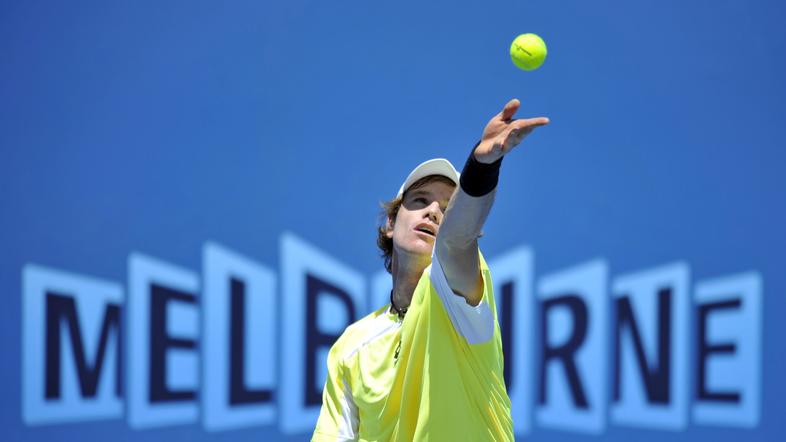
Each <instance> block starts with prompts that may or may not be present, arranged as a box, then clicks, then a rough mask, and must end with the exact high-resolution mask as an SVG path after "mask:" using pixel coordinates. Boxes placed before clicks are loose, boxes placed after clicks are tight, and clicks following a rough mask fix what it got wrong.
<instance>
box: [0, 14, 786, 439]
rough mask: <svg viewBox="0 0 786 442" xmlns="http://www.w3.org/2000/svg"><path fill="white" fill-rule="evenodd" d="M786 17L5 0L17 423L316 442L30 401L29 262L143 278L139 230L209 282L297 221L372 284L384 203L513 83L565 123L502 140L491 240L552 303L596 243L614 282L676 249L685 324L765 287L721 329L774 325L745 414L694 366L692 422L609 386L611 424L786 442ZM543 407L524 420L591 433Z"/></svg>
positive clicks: (6, 403)
mask: <svg viewBox="0 0 786 442" xmlns="http://www.w3.org/2000/svg"><path fill="white" fill-rule="evenodd" d="M785 21H786V8H784V6H783V5H782V4H781V3H780V2H776V1H758V2H742V1H693V2H677V1H670V2H653V1H639V2H622V1H612V2H601V3H598V2H570V3H565V2H551V3H547V2H491V3H489V2H473V3H472V4H457V3H455V2H442V1H438V2H410V3H402V2H362V1H351V2H338V3H336V2H315V1H303V0H294V1H286V2H230V3H219V2H150V3H149V4H147V5H143V4H141V3H139V2H133V3H125V2H118V3H117V4H116V3H114V2H98V1H96V2H87V1H83V2H12V1H4V2H2V3H1V4H0V54H1V56H0V59H2V62H0V211H1V212H0V213H1V214H2V215H1V216H0V291H1V292H2V294H3V298H2V299H3V300H4V301H5V306H4V308H2V309H1V310H2V313H1V314H2V321H0V327H1V328H2V349H3V354H4V355H5V357H4V358H3V359H4V362H3V363H2V365H0V378H2V381H0V397H2V399H1V400H2V410H3V412H2V416H1V417H0V419H2V420H1V421H0V429H2V431H3V433H4V434H6V435H10V436H11V440H34V441H35V440H77V439H84V438H95V439H96V440H104V439H107V438H109V437H111V438H113V439H114V440H133V439H144V440H151V441H156V440H159V441H164V440H171V439H172V438H173V437H182V438H188V439H189V440H233V441H239V440H260V439H261V440H302V439H304V437H305V436H304V434H305V433H302V432H301V433H294V434H290V435H288V436H287V435H284V434H283V433H282V429H281V428H280V426H279V425H278V424H265V425H260V426H252V427H248V428H244V429H236V430H227V431H218V432H208V431H206V430H205V429H203V425H202V423H201V422H202V421H201V420H200V418H196V420H194V421H193V422H192V423H186V424H177V425H171V426H169V425H163V426H162V427H160V428H158V429H147V430H137V429H134V428H132V426H131V425H129V422H128V419H127V413H128V409H127V408H128V407H126V410H125V411H123V412H122V414H121V415H120V416H119V417H117V418H112V419H108V420H90V419H87V420H86V421H83V422H78V423H74V422H63V423H49V424H35V423H34V424H28V423H25V420H24V419H23V406H22V404H23V393H22V384H23V383H24V382H27V381H28V380H29V379H30V378H31V377H34V376H39V378H36V379H40V373H38V374H35V373H34V374H23V373H22V362H21V361H22V358H23V345H22V343H23V340H22V330H23V328H24V326H25V324H24V319H23V317H24V314H23V300H24V299H25V298H24V296H23V269H24V268H25V266H26V265H28V264H35V265H39V266H45V267H46V268H50V269H57V270H59V271H64V272H69V273H71V274H75V275H82V276H89V277H94V278H100V279H102V280H109V281H111V282H113V283H115V284H117V285H118V286H119V287H121V289H122V290H123V291H124V292H125V291H128V293H126V296H129V294H130V293H131V291H132V288H130V287H129V285H130V284H131V282H130V279H131V277H130V274H131V273H132V271H131V269H129V256H130V255H131V254H132V252H140V253H142V254H144V255H145V256H150V257H155V258H156V259H158V260H162V261H165V262H167V263H172V264H175V265H177V266H179V267H181V268H184V269H190V271H192V272H193V273H194V275H190V276H194V277H195V278H201V277H202V276H203V273H204V269H203V247H204V246H205V244H206V243H207V242H208V241H214V242H215V243H217V244H221V245H222V246H224V247H226V248H228V249H230V250H232V251H234V252H237V253H239V254H242V255H243V256H245V257H248V258H250V259H251V260H253V261H254V262H255V263H258V264H259V265H261V266H263V267H265V268H266V269H269V270H271V271H272V272H273V274H274V275H279V274H280V272H283V270H282V265H283V264H282V261H284V258H282V256H283V255H284V254H285V253H284V252H283V251H282V245H281V244H280V242H281V241H282V239H281V238H282V235H283V236H285V234H286V232H291V234H292V235H294V236H296V237H297V238H298V239H299V240H300V241H303V242H304V243H306V244H309V245H310V246H313V247H314V248H316V249H318V250H320V251H322V252H324V253H325V254H326V255H329V258H330V259H334V260H335V261H337V262H340V263H342V264H343V265H345V266H347V267H348V268H351V269H352V271H353V272H356V273H357V274H358V275H362V277H363V278H367V279H368V281H371V279H370V278H372V276H373V275H375V274H376V272H378V271H379V270H380V269H381V265H382V263H381V260H380V259H379V258H378V256H377V250H376V248H375V246H374V237H375V226H376V220H377V215H378V209H379V202H380V201H381V200H384V199H387V198H390V197H392V196H393V195H394V193H395V191H396V190H397V189H398V186H399V185H400V183H401V181H402V180H403V178H404V177H405V176H406V174H407V173H408V172H409V170H410V169H411V168H412V167H413V166H414V165H416V164H417V163H419V162H420V161H422V160H425V159H427V158H431V157H436V156H442V157H446V158H448V159H450V160H451V161H453V162H454V164H456V165H461V164H463V160H464V158H465V157H466V155H467V152H468V151H469V148H470V147H471V146H472V145H473V144H474V142H475V141H476V140H477V138H478V137H479V135H480V133H481V131H482V128H483V126H484V125H485V123H486V122H487V120H488V118H489V117H490V116H491V115H493V114H495V113H496V112H498V111H499V110H500V109H501V106H502V105H503V104H504V103H505V102H506V101H507V100H508V99H509V98H511V97H518V98H519V99H521V101H522V103H523V105H522V110H521V111H520V114H521V115H522V116H538V115H546V116H549V117H550V118H551V120H552V123H551V125H550V126H548V127H545V128H543V129H540V130H538V131H537V133H535V134H534V135H533V136H531V137H530V138H529V139H527V140H526V141H525V142H524V143H523V144H522V146H521V147H520V148H519V149H518V151H516V152H514V154H513V155H511V157H510V158H508V159H506V160H505V164H504V167H503V171H502V178H501V183H500V189H499V193H498V198H497V202H496V205H495V207H494V210H493V212H492V215H491V217H490V219H489V221H488V223H487V225H486V227H485V229H484V230H485V233H486V234H485V236H484V238H483V239H482V242H481V247H482V249H483V251H484V254H485V255H486V257H488V258H489V259H494V258H495V257H502V256H505V255H506V254H507V253H509V252H510V251H511V250H513V249H515V248H516V247H520V246H527V247H528V248H529V250H530V251H531V252H532V254H533V256H534V258H533V280H532V288H533V289H534V290H535V292H537V293H538V294H537V296H539V297H541V298H542V297H543V296H546V294H545V292H548V290H545V289H544V290H538V286H539V284H541V283H543V282H544V281H549V280H550V278H548V276H549V275H555V274H559V272H560V271H561V270H563V269H568V268H573V267H574V266H576V265H579V264H582V263H586V262H589V261H590V260H600V261H601V262H603V263H604V266H605V269H606V270H607V273H606V274H605V279H603V281H606V288H607V289H608V293H606V294H607V295H608V296H607V298H606V299H608V300H609V302H611V300H612V299H613V297H612V294H611V292H612V291H613V284H614V282H615V281H616V279H615V278H617V277H619V276H624V275H629V274H636V273H637V272H641V271H644V270H647V269H656V268H661V267H662V266H664V265H669V264H672V263H681V264H682V265H685V266H687V269H688V270H687V272H688V275H687V281H686V283H687V286H686V287H687V288H686V290H687V292H685V296H686V298H685V299H686V300H687V301H686V302H688V304H685V305H686V306H688V307H687V308H688V311H687V313H686V317H688V318H690V319H689V321H690V323H689V324H685V326H686V327H688V328H689V329H690V330H693V328H695V326H696V322H697V321H696V317H697V316H696V315H697V313H696V311H697V309H698V304H696V299H698V298H700V297H701V296H700V295H698V294H697V293H698V292H699V290H697V288H696V286H697V285H699V284H700V283H701V282H702V281H709V280H712V279H714V278H716V277H725V276H729V275H739V274H743V273H744V274H746V275H754V277H755V278H756V279H757V280H758V281H760V282H761V284H762V285H761V287H762V288H761V290H760V296H761V299H762V303H763V305H762V309H761V312H762V313H761V317H760V320H759V321H758V322H756V321H754V322H740V321H741V320H740V321H738V322H737V323H736V324H737V325H736V326H735V327H740V329H739V330H737V329H736V328H735V329H734V330H737V331H731V332H729V333H731V335H732V337H734V336H740V335H745V334H746V333H747V334H751V333H752V334H753V335H755V336H760V337H759V338H752V339H754V341H755V342H758V343H759V345H760V346H761V354H760V358H758V359H756V360H754V361H753V362H752V363H753V364H754V365H755V366H756V367H758V371H757V372H756V373H758V374H757V376H760V379H761V390H762V396H761V398H760V400H759V401H758V402H757V406H758V407H760V412H759V413H758V414H757V419H756V420H755V423H754V424H753V425H752V426H748V427H739V426H731V427H728V428H727V427H724V426H719V425H715V424H712V425H706V424H704V425H703V424H700V423H699V422H698V421H697V420H696V418H695V416H694V414H693V413H694V410H693V408H692V407H693V406H694V405H695V403H696V401H695V400H694V398H693V387H690V388H689V387H687V386H686V387H685V390H686V391H689V392H690V394H689V395H688V396H687V398H688V402H687V407H688V411H686V412H685V413H686V414H685V416H686V419H687V421H686V422H685V425H684V426H683V427H682V428H681V429H678V430H676V431H675V430H668V429H665V428H657V426H656V428H649V429H644V428H635V427H634V428H631V427H630V426H626V425H618V424H616V423H615V422H614V420H613V419H612V418H611V412H610V411H608V410H607V408H610V407H611V402H610V399H609V401H606V402H603V403H602V404H601V405H599V406H600V407H601V409H600V412H601V415H603V416H606V417H605V418H604V422H605V424H604V426H603V429H602V431H601V433H602V434H604V435H605V437H607V438H609V439H611V440H629V439H630V438H636V440H674V441H685V440H694V439H701V440H704V439H708V440H709V439H711V440H717V441H732V440H734V441H737V440H740V439H741V438H743V439H745V440H774V439H776V437H777V436H776V435H778V434H783V432H784V431H786V424H784V420H783V419H782V418H783V415H784V405H783V401H782V397H781V396H782V395H784V394H786V381H784V380H783V379H782V373H783V372H784V371H785V370H786V364H785V362H786V361H785V360H784V358H785V357H786V356H784V355H786V348H785V344H784V340H783V339H781V337H782V336H784V334H786V328H784V325H783V320H782V316H783V315H784V313H786V305H785V301H784V297H783V293H784V292H785V291H786V276H784V272H783V270H782V266H783V263H784V262H786V252H784V250H786V233H784V229H783V226H784V225H786V204H784V201H786V180H785V179H784V169H785V166H786V153H785V152H786V151H785V150H784V148H786V135H784V130H783V127H784V123H786V121H784V117H783V116H784V115H786V82H784V81H783V79H784V78H786V57H784V54H785V53H786V31H784V27H783V23H784V22H785ZM524 32H535V33H538V34H539V35H541V36H542V37H543V38H544V39H545V41H546V43H547V44H548V47H549V55H548V58H547V60H546V62H545V64H544V65H543V67H542V68H540V69H539V70H537V71H533V72H523V71H520V70H518V69H516V68H515V67H514V66H513V65H512V63H511V62H510V60H509V57H508V55H507V51H508V47H509V44H510V42H511V41H512V39H513V38H514V37H515V36H516V35H517V34H520V33H524ZM298 256H301V255H298ZM304 256H305V255H304ZM544 277H545V278H544ZM281 280H282V278H281V277H279V283H280V282H281ZM368 284H369V286H370V285H371V283H370V282H368ZM277 293H278V292H277ZM604 293H605V292H604ZM365 295H366V293H364V296H365ZM530 295H531V293H530ZM368 296H372V295H370V294H369V295H368ZM522 296H524V295H522ZM697 297H698V298H697ZM278 308H281V307H280V306H279V307H278ZM365 308H366V310H365V311H368V310H369V309H370V306H365ZM650 314H651V312H650ZM730 324H731V323H730ZM605 326H606V327H607V329H608V331H609V333H611V332H612V331H613V329H614V325H613V323H612V321H611V317H609V319H608V323H607V324H605ZM758 327H760V329H759V328H758ZM276 328H277V329H278V330H279V331H278V332H277V333H281V332H280V330H281V327H279V326H277V327H276ZM694 332H695V330H693V331H692V332H691V333H694ZM126 333H127V332H126ZM719 333H720V334H721V335H723V336H726V335H724V334H723V333H724V331H723V330H721V331H720V332H719ZM757 333H760V334H757ZM96 336H97V335H96ZM608 336H611V335H610V334H609V335H608ZM746 336H747V335H746ZM279 337H280V336H279ZM91 339H93V338H91ZM96 339H97V338H96ZM611 341H612V340H611V337H609V342H610V343H611ZM277 342H279V343H280V344H279V346H280V345H281V343H284V344H285V343H286V342H285V341H284V340H279V341H277ZM691 342H693V341H691ZM88 344H89V345H90V346H94V345H95V344H94V343H90V342H88ZM686 345H687V344H686ZM692 345H693V344H690V345H688V348H687V349H686V350H685V351H686V352H687V354H688V355H689V356H688V358H689V359H690V363H689V364H688V365H687V366H688V373H689V374H690V378H691V380H690V381H689V382H690V385H694V384H693V383H695V379H693V374H694V371H695V363H694V360H695V357H696V351H695V349H694V348H693V347H692ZM610 348H611V347H610ZM605 354H607V356H608V361H609V363H610V361H611V356H610V355H608V352H606V353H605ZM281 355H283V351H281V349H279V354H278V355H274V356H271V357H274V358H279V357H283V356H281ZM532 356H533V358H535V357H536V354H535V353H532ZM277 366H278V365H277ZM279 371H280V369H279ZM26 376H27V377H26ZM278 376H282V375H281V373H278ZM602 376H609V377H610V376H611V375H610V374H609V370H606V371H602V372H601V377H602ZM718 376H721V377H723V375H718ZM536 388H537V385H535V383H533V384H532V389H536ZM610 391H611V387H610V386H609V388H608V389H607V393H606V394H607V395H609V398H610V394H611V393H610ZM686 394H687V393H686ZM196 410H197V411H196V413H197V415H199V407H196ZM533 413H535V414H537V407H536V408H535V411H534V412H533ZM514 418H516V417H515V416H514ZM539 422H540V421H538V419H534V422H533V427H532V428H530V429H529V431H530V432H529V433H528V434H527V438H528V439H531V440H578V439H581V438H584V437H586V434H585V433H583V432H581V431H578V432H575V431H571V430H570V429H567V428H559V425H557V426H556V427H557V428H553V427H549V426H547V425H541V423H539ZM306 433H307V432H306Z"/></svg>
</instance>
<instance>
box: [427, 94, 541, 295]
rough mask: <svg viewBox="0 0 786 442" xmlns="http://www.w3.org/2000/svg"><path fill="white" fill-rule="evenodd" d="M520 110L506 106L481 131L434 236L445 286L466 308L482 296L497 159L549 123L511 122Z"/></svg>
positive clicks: (515, 102) (515, 105)
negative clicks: (482, 254)
mask: <svg viewBox="0 0 786 442" xmlns="http://www.w3.org/2000/svg"><path fill="white" fill-rule="evenodd" d="M520 105H521V103H520V102H519V100H517V99H515V98H514V99H512V100H510V101H509V102H508V103H507V104H506V105H505V107H504V108H503V109H502V112H500V113H498V114H497V115H495V116H494V117H493V118H491V120H490V121H489V122H488V124H487V125H486V127H485V128H484V129H483V136H482V138H481V140H480V142H479V143H478V145H477V146H475V149H474V150H473V152H472V154H471V155H470V157H469V159H468V160H467V164H466V165H465V166H464V170H463V171H462V172H461V183H460V185H459V186H458V188H457V189H456V191H455V192H454V193H453V196H452V197H451V199H450V202H449V204H448V208H447V210H446V211H445V216H444V218H443V220H442V223H441V225H440V227H439V234H438V235H437V242H436V246H435V247H436V254H437V258H438V259H439V262H440V264H441V265H442V269H443V271H444V272H445V276H446V277H447V280H448V284H449V285H450V288H451V289H452V290H453V291H454V292H455V293H457V294H459V295H461V296H463V297H464V298H465V299H466V300H467V302H468V303H469V304H471V305H478V304H479V303H480V301H481V297H482V296H483V287H482V283H483V279H482V277H481V275H480V260H479V255H478V237H479V236H480V231H481V228H482V227H483V224H484V223H485V222H486V218H487V217H488V214H489V212H490V211H491V206H492V205H493V204H494V195H495V194H496V190H497V189H496V187H497V177H498V175H499V167H500V163H501V162H502V158H503V157H504V156H505V155H506V154H507V153H508V152H510V151H511V150H512V149H513V148H515V147H516V146H517V145H518V144H519V143H521V141H522V140H523V139H524V138H525V137H526V136H527V135H529V134H530V133H531V132H532V131H533V130H534V129H535V128H536V127H540V126H544V125H546V124H548V123H549V119H548V118H545V117H538V118H526V119H513V115H515V113H516V111H517V110H518V108H519V106H520Z"/></svg>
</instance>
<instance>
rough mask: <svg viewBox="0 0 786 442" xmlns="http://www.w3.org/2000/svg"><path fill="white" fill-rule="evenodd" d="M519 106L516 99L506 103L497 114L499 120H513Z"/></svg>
mask: <svg viewBox="0 0 786 442" xmlns="http://www.w3.org/2000/svg"><path fill="white" fill-rule="evenodd" d="M519 106H521V102H520V101H519V100H518V99H516V98H514V99H512V100H510V101H508V103H507V104H506V105H505V107H504V108H503V109H502V112H500V113H499V117H500V119H502V121H508V120H510V119H511V118H513V115H514V114H515V113H516V111H517V110H519Z"/></svg>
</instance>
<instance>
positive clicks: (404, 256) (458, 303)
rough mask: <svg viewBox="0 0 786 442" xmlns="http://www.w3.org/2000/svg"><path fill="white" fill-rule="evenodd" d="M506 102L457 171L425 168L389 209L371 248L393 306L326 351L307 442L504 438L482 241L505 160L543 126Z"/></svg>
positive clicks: (498, 353)
mask: <svg viewBox="0 0 786 442" xmlns="http://www.w3.org/2000/svg"><path fill="white" fill-rule="evenodd" d="M519 106H520V103H519V101H518V100H516V99H513V100H511V101H509V102H508V103H507V104H506V105H505V107H504V108H503V110H502V112H500V113H499V114H497V115H495V116H494V117H493V118H492V119H491V120H490V121H489V123H488V124H487V125H486V127H485V129H484V130H483V136H482V138H481V140H480V142H479V143H478V144H477V145H476V146H475V147H474V148H473V150H472V152H471V154H470V156H469V158H468V159H467V162H466V164H465V166H464V169H463V171H462V173H461V175H459V174H458V173H457V172H456V169H455V168H454V167H453V166H452V165H451V164H450V162H448V161H447V160H444V159H433V160H429V161H426V162H424V163H422V164H420V165H419V166H418V167H416V168H415V169H414V170H413V171H412V173H410V174H409V176H408V177H407V179H406V180H405V181H404V184H403V185H402V186H401V188H400V189H399V191H398V194H397V195H396V198H394V199H393V200H391V201H389V202H387V203H386V204H385V206H384V207H385V214H386V221H385V223H384V225H383V226H381V227H380V228H379V236H378V239H377V243H378V245H379V247H380V248H381V249H382V252H383V256H384V258H385V267H386V269H387V270H388V272H390V273H391V275H392V278H393V290H392V291H391V294H390V305H386V306H385V307H383V308H380V309H379V310H377V311H375V312H373V313H371V314H370V315H368V316H366V317H365V318H363V319H361V320H359V321H357V322H356V323H354V324H352V325H350V326H349V327H347V329H346V330H345V331H344V333H343V334H342V335H341V337H339V339H338V340H337V341H336V343H335V344H334V345H333V347H332V348H331V350H330V352H329V354H328V361H327V364H328V376H327V381H326V382H325V388H324V392H323V397H322V409H321V410H320V414H319V420H318V422H317V426H316V429H315V430H314V435H313V438H312V441H316V442H323V441H324V442H327V441H331V442H334V441H426V440H431V441H510V440H513V422H512V420H511V416H510V399H509V398H508V394H507V391H506V390H505V381H504V378H503V365H504V364H503V356H502V342H501V339H500V332H499V325H498V323H497V309H496V302H495V299H494V291H493V288H492V282H491V275H490V274H489V269H488V266H487V265H486V262H485V261H484V259H483V256H482V255H481V254H480V251H479V250H478V237H479V236H480V233H481V228H482V227H483V223H484V222H485V220H486V217H487V216H488V214H489V211H490V210H491V206H492V204H493V202H494V195H495V193H496V188H497V180H498V176H499V169H500V164H501V162H502V159H503V157H504V156H505V155H506V154H508V153H509V152H510V151H511V150H512V149H513V148H514V147H516V146H517V145H518V144H519V143H520V142H521V141H522V140H523V139H524V138H525V137H526V136H527V135H529V134H530V133H531V132H532V131H533V130H534V129H535V128H537V127H540V126H543V125H546V124H548V123H549V120H548V118H545V117H540V118H529V119H514V118H513V116H514V114H515V113H516V111H517V110H518V108H519Z"/></svg>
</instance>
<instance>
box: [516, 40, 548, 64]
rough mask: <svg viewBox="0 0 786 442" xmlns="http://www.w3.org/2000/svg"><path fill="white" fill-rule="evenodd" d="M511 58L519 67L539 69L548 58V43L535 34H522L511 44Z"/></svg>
mask: <svg viewBox="0 0 786 442" xmlns="http://www.w3.org/2000/svg"><path fill="white" fill-rule="evenodd" d="M510 59H511V60H513V64H515V65H516V66H518V68H519V69H524V70H525V71H531V70H533V69H537V68H539V67H540V65H542V64H543V61H544V60H545V59H546V43H544V42H543V39H542V38H540V37H538V36H537V35H535V34H521V35H519V36H518V37H516V39H515V40H513V43H511V45H510Z"/></svg>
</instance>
